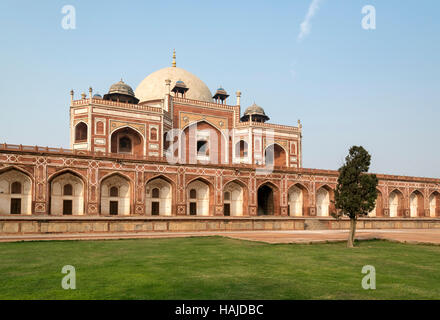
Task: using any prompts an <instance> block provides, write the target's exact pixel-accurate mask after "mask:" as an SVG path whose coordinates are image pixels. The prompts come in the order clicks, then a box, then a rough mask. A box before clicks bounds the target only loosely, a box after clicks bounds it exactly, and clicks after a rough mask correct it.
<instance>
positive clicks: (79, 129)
mask: <svg viewBox="0 0 440 320" xmlns="http://www.w3.org/2000/svg"><path fill="white" fill-rule="evenodd" d="M87 135H88V128H87V124H85V123H84V122H78V124H77V125H76V126H75V142H85V141H87Z"/></svg>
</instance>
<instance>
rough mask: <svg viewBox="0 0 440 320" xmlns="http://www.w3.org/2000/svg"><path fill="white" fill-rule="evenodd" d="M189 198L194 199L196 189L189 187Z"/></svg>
mask: <svg viewBox="0 0 440 320" xmlns="http://www.w3.org/2000/svg"><path fill="white" fill-rule="evenodd" d="M189 198H190V199H196V198H197V191H196V189H191V190H190V191H189Z"/></svg>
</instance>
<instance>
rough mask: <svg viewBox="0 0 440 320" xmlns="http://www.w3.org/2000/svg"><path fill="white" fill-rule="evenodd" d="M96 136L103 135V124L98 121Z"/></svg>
mask: <svg viewBox="0 0 440 320" xmlns="http://www.w3.org/2000/svg"><path fill="white" fill-rule="evenodd" d="M96 134H104V122H102V121H98V122H97V123H96Z"/></svg>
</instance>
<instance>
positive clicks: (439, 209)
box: [429, 191, 440, 217]
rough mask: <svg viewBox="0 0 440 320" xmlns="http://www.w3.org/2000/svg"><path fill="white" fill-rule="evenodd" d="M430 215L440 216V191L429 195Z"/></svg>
mask: <svg viewBox="0 0 440 320" xmlns="http://www.w3.org/2000/svg"><path fill="white" fill-rule="evenodd" d="M429 216H431V217H440V193H438V192H437V191H434V192H433V193H432V194H431V195H430V197H429Z"/></svg>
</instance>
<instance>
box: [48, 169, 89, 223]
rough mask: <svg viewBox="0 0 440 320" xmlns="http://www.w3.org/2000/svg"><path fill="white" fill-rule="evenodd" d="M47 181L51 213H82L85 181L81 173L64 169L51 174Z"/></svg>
mask: <svg viewBox="0 0 440 320" xmlns="http://www.w3.org/2000/svg"><path fill="white" fill-rule="evenodd" d="M48 182H49V183H48V185H49V207H50V214H51V215H83V214H84V206H85V201H84V196H85V193H86V192H85V190H86V183H85V180H84V179H83V177H82V176H81V174H79V173H78V172H76V171H74V170H71V169H65V170H61V171H58V172H56V173H54V174H52V175H51V176H50V178H49V179H48ZM66 191H67V192H66Z"/></svg>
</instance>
